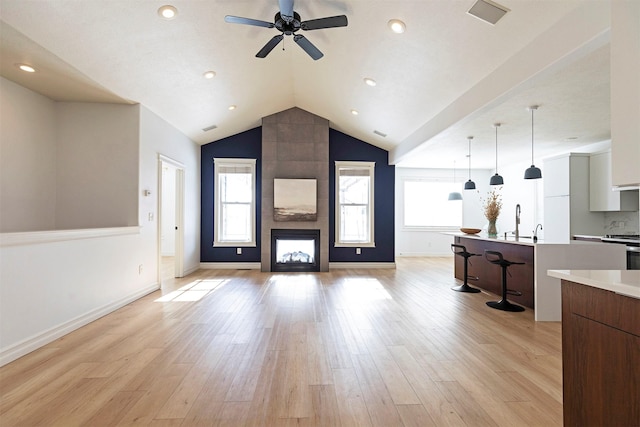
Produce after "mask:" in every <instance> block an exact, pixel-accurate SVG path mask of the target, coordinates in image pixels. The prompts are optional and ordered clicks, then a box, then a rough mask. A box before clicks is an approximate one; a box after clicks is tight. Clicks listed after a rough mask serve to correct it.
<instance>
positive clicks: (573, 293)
mask: <svg viewBox="0 0 640 427" xmlns="http://www.w3.org/2000/svg"><path fill="white" fill-rule="evenodd" d="M572 272H573V271H572ZM556 277H558V276H556ZM636 280H637V277H636ZM629 289H631V292H632V293H633V296H627V295H623V294H620V293H616V292H613V291H611V290H606V289H600V288H598V287H595V286H590V285H585V284H581V283H576V282H573V281H570V280H565V279H562V372H563V378H562V379H563V401H564V425H565V426H599V427H601V426H640V287H638V288H635V289H634V288H633V287H631V288H629ZM635 292H637V293H638V296H637V297H634V296H635V295H634V293H635Z"/></svg>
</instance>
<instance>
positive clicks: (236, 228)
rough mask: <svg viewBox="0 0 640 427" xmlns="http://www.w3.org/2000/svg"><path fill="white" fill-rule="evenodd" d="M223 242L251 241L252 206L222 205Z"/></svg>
mask: <svg viewBox="0 0 640 427" xmlns="http://www.w3.org/2000/svg"><path fill="white" fill-rule="evenodd" d="M220 225H221V230H220V232H221V238H220V240H221V241H229V240H231V241H241V242H248V241H251V205H250V204H245V203H243V204H228V203H223V204H222V223H221V224H220Z"/></svg>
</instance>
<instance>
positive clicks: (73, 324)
mask: <svg viewBox="0 0 640 427" xmlns="http://www.w3.org/2000/svg"><path fill="white" fill-rule="evenodd" d="M159 289H160V284H159V283H154V284H153V285H150V286H148V287H146V288H144V289H142V290H140V291H138V292H135V293H133V294H131V295H128V296H126V297H124V298H121V299H119V300H117V301H114V302H112V303H110V304H107V305H104V306H102V307H98V308H96V309H94V310H91V311H89V312H87V313H85V314H83V315H80V316H77V317H75V318H74V319H71V320H69V321H66V322H64V323H62V324H60V325H57V326H54V327H52V328H50V329H48V330H46V331H44V332H41V333H38V334H37V335H34V336H32V337H29V338H27V339H25V340H23V341H20V342H18V343H16V344H13V345H11V346H9V347H7V348H5V349H0V367H1V366H4V365H6V364H7V363H10V362H13V361H14V360H16V359H18V358H20V357H22V356H24V355H26V354H29V353H31V352H32V351H34V350H37V349H39V348H40V347H42V346H44V345H47V344H49V343H51V342H53V341H55V340H57V339H58V338H60V337H62V336H65V335H67V334H69V333H71V332H73V331H75V330H77V329H79V328H81V327H83V326H86V325H88V324H89V323H91V322H93V321H95V320H98V319H99V318H101V317H103V316H106V315H107V314H110V313H112V312H114V311H116V310H118V309H119V308H122V307H124V306H125V305H127V304H130V303H132V302H134V301H136V300H138V299H140V298H142V297H144V296H146V295H148V294H151V293H153V292H155V291H157V290H159Z"/></svg>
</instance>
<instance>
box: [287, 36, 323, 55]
mask: <svg viewBox="0 0 640 427" xmlns="http://www.w3.org/2000/svg"><path fill="white" fill-rule="evenodd" d="M293 41H295V42H296V43H298V46H300V47H301V48H302V50H304V51H305V52H307V54H309V56H310V57H311V58H313V60H314V61H317V60H318V59H320V58H322V57H323V56H324V54H323V53H322V52H320V50H319V49H318V48H317V47H315V46H314V45H313V43H311V42H310V41H309V39H307V38H306V37H305V36H301V35H300V34H296V35H295V36H293Z"/></svg>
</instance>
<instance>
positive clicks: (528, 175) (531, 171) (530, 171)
mask: <svg viewBox="0 0 640 427" xmlns="http://www.w3.org/2000/svg"><path fill="white" fill-rule="evenodd" d="M537 109H538V106H537V105H532V106H531V107H529V111H531V166H530V167H528V168H527V170H525V171H524V179H540V178H542V171H541V170H540V168H537V167H536V166H535V165H534V164H533V112H534V111H536V110H537Z"/></svg>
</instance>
